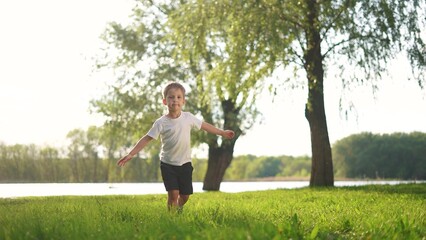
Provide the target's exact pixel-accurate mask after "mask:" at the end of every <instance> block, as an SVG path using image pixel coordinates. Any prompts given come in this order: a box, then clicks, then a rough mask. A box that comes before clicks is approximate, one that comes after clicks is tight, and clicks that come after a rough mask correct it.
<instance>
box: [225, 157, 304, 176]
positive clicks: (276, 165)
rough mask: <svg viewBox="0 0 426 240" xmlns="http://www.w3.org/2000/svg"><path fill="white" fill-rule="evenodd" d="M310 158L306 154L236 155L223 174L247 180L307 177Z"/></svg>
mask: <svg viewBox="0 0 426 240" xmlns="http://www.w3.org/2000/svg"><path fill="white" fill-rule="evenodd" d="M310 168H311V158H310V157H308V156H302V157H291V156H277V157H256V156H253V155H247V156H238V157H236V158H235V159H234V160H233V161H232V163H231V165H230V166H229V169H228V171H227V172H226V174H225V179H226V180H248V179H256V178H268V177H308V176H309V171H310Z"/></svg>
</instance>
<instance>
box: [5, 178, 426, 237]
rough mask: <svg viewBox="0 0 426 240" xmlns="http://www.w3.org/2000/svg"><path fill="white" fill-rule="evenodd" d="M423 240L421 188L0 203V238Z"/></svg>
mask: <svg viewBox="0 0 426 240" xmlns="http://www.w3.org/2000/svg"><path fill="white" fill-rule="evenodd" d="M290 238H291V239H426V184H401V185H369V186H361V187H335V188H319V189H310V188H302V189H292V190H273V191H259V192H246V193H221V192H208V193H196V194H194V195H193V196H192V197H191V198H190V200H189V202H188V204H187V205H186V206H185V209H184V212H183V214H171V213H169V212H168V211H167V208H166V195H165V194H162V195H141V196H86V197H69V196H67V197H33V198H17V199H0V239H13V240H15V239H290Z"/></svg>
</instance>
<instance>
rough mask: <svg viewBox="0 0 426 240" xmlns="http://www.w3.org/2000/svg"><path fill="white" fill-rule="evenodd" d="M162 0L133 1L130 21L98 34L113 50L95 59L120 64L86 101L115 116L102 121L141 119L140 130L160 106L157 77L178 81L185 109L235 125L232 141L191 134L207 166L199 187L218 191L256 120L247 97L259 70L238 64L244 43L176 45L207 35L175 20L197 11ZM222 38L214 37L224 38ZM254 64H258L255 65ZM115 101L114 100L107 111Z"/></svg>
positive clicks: (117, 123)
mask: <svg viewBox="0 0 426 240" xmlns="http://www.w3.org/2000/svg"><path fill="white" fill-rule="evenodd" d="M162 2H164V1H158V2H156V1H149V2H142V3H139V5H138V6H136V7H135V8H134V11H133V14H134V15H133V18H132V19H133V22H132V24H130V25H129V26H122V25H120V24H117V23H112V24H111V25H110V28H109V29H108V30H107V32H106V34H105V40H106V41H107V42H108V43H109V44H110V46H112V48H113V50H112V51H110V52H114V53H116V55H114V56H112V59H113V60H112V61H111V62H110V63H108V64H105V65H104V64H100V66H112V67H114V68H116V69H122V71H121V72H122V73H123V75H122V76H121V77H120V78H119V79H118V81H117V83H116V86H114V87H113V88H112V91H111V92H110V93H108V95H107V96H105V98H104V99H102V100H101V101H94V105H95V108H97V111H98V112H101V113H104V114H105V113H106V115H107V116H118V117H117V118H110V120H109V122H108V123H109V124H113V125H115V126H121V127H124V126H128V127H130V126H131V125H137V123H139V126H140V125H141V124H143V126H144V127H143V128H142V127H140V128H139V129H138V130H137V132H138V133H140V132H141V131H143V130H144V129H145V130H147V127H150V126H151V125H152V121H149V120H150V118H147V115H148V117H150V116H155V115H156V116H158V115H159V114H160V113H161V110H160V109H162V108H161V107H162V106H161V103H160V101H159V100H160V99H161V89H162V87H163V85H164V79H179V80H180V81H183V82H185V83H186V84H187V85H188V86H189V89H188V90H190V92H189V93H188V99H189V100H188V101H187V106H186V107H187V109H188V110H191V111H193V112H194V113H195V114H196V115H198V116H202V117H203V118H204V120H205V121H207V122H210V123H213V124H214V125H216V126H220V127H223V128H226V129H233V130H234V131H235V132H236V137H235V138H234V139H232V140H222V139H220V138H219V137H217V136H213V135H208V136H206V134H204V133H198V134H195V136H194V140H196V141H195V143H198V144H199V143H203V142H204V143H206V144H207V145H208V167H207V173H206V176H205V179H204V186H203V189H204V190H219V188H220V183H221V181H222V179H223V176H224V174H225V171H226V169H227V168H228V166H229V164H230V162H231V160H232V159H233V149H234V146H235V143H236V141H237V139H238V137H239V136H240V135H241V134H242V133H243V132H244V131H245V130H246V129H248V128H250V127H251V125H252V124H253V123H254V122H255V121H256V119H257V110H256V108H255V106H254V100H255V98H256V95H257V94H258V93H259V92H260V90H261V86H262V85H261V84H260V83H259V82H258V80H259V73H258V72H250V73H248V74H247V71H245V69H247V68H248V67H247V64H248V62H246V61H245V59H248V58H247V55H249V54H250V52H249V51H246V50H245V49H239V48H236V49H227V47H225V48H224V49H223V50H224V52H223V53H222V54H219V52H218V51H217V49H214V48H204V49H202V51H199V52H198V51H193V50H194V49H196V48H193V49H191V48H186V47H184V46H191V45H193V44H201V45H203V44H204V43H205V41H207V40H208V39H207V38H202V37H193V36H194V35H193V34H194V33H202V31H203V29H202V26H201V27H200V26H199V25H197V24H196V22H192V24H191V25H190V26H191V27H190V28H189V27H185V28H184V29H180V27H179V26H180V25H181V24H185V23H186V21H191V20H196V19H195V18H197V16H196V15H193V14H192V15H188V16H186V17H187V18H185V17H184V18H180V15H179V12H180V9H181V8H180V7H181V3H178V1H170V2H167V4H165V3H162ZM184 26H185V25H184ZM223 37H224V36H221V38H222V41H221V42H225V43H226V41H224V40H226V39H223ZM225 45H226V44H225ZM228 51H238V52H239V54H240V55H239V57H238V59H235V58H232V59H231V58H226V57H225V56H226V55H229V53H227V52H228ZM199 60H200V61H199ZM237 60H238V61H237ZM143 66H149V68H147V67H143ZM214 66H215V67H219V68H221V71H219V72H210V70H211V69H212V68H213V67H214ZM229 68H232V69H235V71H230V69H229ZM140 69H144V70H145V71H143V70H140ZM258 70H259V71H263V69H262V68H260V69H258ZM213 74H215V76H214V75H213ZM116 104H118V105H119V106H120V107H119V108H113V109H112V110H110V109H111V107H112V106H114V105H116ZM126 115H128V116H130V117H126ZM132 116H133V117H132ZM142 119H143V122H142ZM132 129H134V128H132Z"/></svg>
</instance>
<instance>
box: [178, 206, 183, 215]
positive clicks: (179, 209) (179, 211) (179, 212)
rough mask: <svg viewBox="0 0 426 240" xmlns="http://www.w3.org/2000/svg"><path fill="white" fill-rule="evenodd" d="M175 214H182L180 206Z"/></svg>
mask: <svg viewBox="0 0 426 240" xmlns="http://www.w3.org/2000/svg"><path fill="white" fill-rule="evenodd" d="M177 213H178V214H182V213H183V206H180V207H178V208H177Z"/></svg>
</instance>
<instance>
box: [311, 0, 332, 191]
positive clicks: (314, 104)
mask: <svg viewBox="0 0 426 240" xmlns="http://www.w3.org/2000/svg"><path fill="white" fill-rule="evenodd" d="M316 7H317V1H316V0H307V21H308V24H309V27H308V28H307V30H306V40H307V41H306V45H307V46H306V51H305V55H304V60H305V66H304V67H305V71H306V73H307V78H308V87H309V92H308V101H307V104H306V108H305V116H306V119H307V120H308V122H309V127H310V130H311V148H312V169H311V179H310V186H311V187H314V186H333V185H334V176H333V162H332V157H331V146H330V140H329V137H328V130H327V120H326V117H325V106H324V68H323V63H322V54H321V35H320V29H318V27H317V26H318V25H317V24H316V22H318V21H319V19H318V13H317V9H316Z"/></svg>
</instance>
